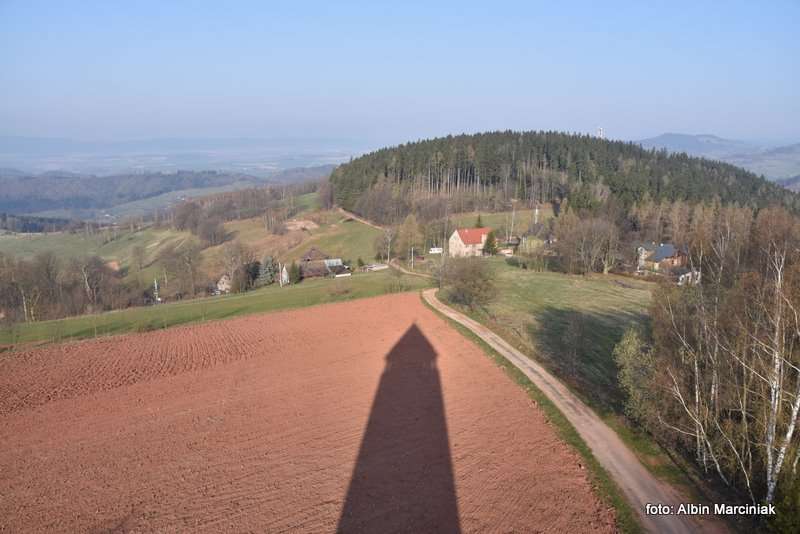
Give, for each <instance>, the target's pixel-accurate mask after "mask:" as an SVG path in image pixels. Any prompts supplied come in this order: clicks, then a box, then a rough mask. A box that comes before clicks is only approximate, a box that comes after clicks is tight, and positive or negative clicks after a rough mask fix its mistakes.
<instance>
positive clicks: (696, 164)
mask: <svg viewBox="0 0 800 534" xmlns="http://www.w3.org/2000/svg"><path fill="white" fill-rule="evenodd" d="M330 181H331V184H332V185H333V196H334V198H335V201H336V203H338V204H339V205H341V206H343V207H345V208H347V209H350V210H354V211H356V212H358V213H359V214H361V215H363V216H367V217H369V216H370V213H369V211H370V210H376V208H375V206H380V205H383V206H386V207H387V208H388V215H385V216H389V217H396V215H397V214H398V213H401V216H404V215H405V214H404V213H402V210H403V206H404V205H406V206H407V205H412V204H413V203H414V202H416V201H418V200H420V199H429V198H433V197H442V196H443V197H446V198H455V199H460V201H461V199H463V201H471V202H480V203H483V204H490V203H493V202H507V201H508V200H509V199H511V198H516V199H520V200H524V201H525V202H526V203H527V204H528V205H530V206H532V205H534V204H537V203H543V202H551V201H560V200H561V199H563V198H566V197H567V196H570V194H571V196H572V197H573V199H574V200H576V201H578V197H580V196H581V195H584V194H587V193H589V192H590V191H591V190H592V189H596V188H601V189H605V190H607V191H608V192H609V193H611V194H613V195H614V196H616V197H617V199H618V200H619V201H620V202H622V203H623V204H626V205H630V204H633V203H635V202H638V201H641V200H642V199H644V198H645V196H649V197H650V198H652V199H653V200H656V201H661V200H669V201H675V200H684V201H688V202H691V203H696V202H699V201H711V200H712V199H715V198H716V199H718V200H719V201H720V202H722V203H726V204H727V203H739V204H741V205H748V206H753V207H764V206H767V205H773V204H778V205H783V206H785V207H787V208H789V209H790V210H797V209H798V208H800V200H798V197H797V196H796V195H794V194H787V192H786V190H785V189H783V188H782V187H780V186H779V185H776V184H774V183H771V182H769V181H767V180H766V179H764V178H763V177H759V176H756V175H755V174H753V173H751V172H749V171H745V170H743V169H740V168H738V167H734V166H732V165H729V164H726V163H722V162H718V161H711V160H706V159H702V158H695V157H690V156H688V155H686V154H668V153H667V152H666V151H656V150H645V149H643V148H642V147H640V146H639V145H635V144H633V143H627V142H621V141H608V140H604V139H599V138H597V137H592V136H588V135H572V134H565V133H559V132H514V131H503V132H490V133H484V134H475V135H458V136H448V137H443V138H437V139H431V140H425V141H418V142H413V143H407V144H403V145H399V146H397V147H392V148H384V149H381V150H377V151H375V152H372V153H370V154H366V155H364V156H362V157H359V158H356V159H354V160H353V161H351V162H350V163H347V164H344V165H341V166H339V167H338V168H336V169H335V170H334V171H333V173H332V174H331V177H330ZM376 191H377V192H376ZM370 196H372V197H377V198H369V197H370ZM370 218H373V217H370ZM376 220H377V219H376Z"/></svg>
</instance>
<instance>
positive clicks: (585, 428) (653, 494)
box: [423, 289, 725, 534]
mask: <svg viewBox="0 0 800 534" xmlns="http://www.w3.org/2000/svg"><path fill="white" fill-rule="evenodd" d="M423 296H424V298H425V300H426V301H427V302H428V303H429V304H431V305H432V306H433V307H434V308H436V309H437V310H439V311H440V312H442V313H444V314H445V315H446V316H448V317H450V318H451V319H453V320H455V321H457V322H459V323H461V324H462V325H464V326H466V327H467V328H469V329H470V330H471V331H472V332H474V333H475V334H477V335H478V336H479V337H480V338H481V339H483V340H484V341H485V342H486V343H488V344H489V345H490V346H491V347H492V348H493V349H495V350H496V351H497V352H499V353H500V354H501V355H503V357H505V358H506V359H508V360H509V361H510V362H511V363H512V364H514V365H515V366H516V367H517V368H519V369H520V370H521V371H522V372H523V373H525V375H526V376H528V378H530V380H531V382H533V383H534V384H535V385H536V387H538V388H539V389H540V390H542V392H543V393H544V394H545V395H547V397H548V398H549V399H550V400H551V401H552V402H553V404H555V405H556V407H557V408H558V409H559V411H561V413H563V414H564V416H565V417H566V418H567V419H568V420H569V422H570V423H572V425H573V426H574V427H575V429H576V430H577V431H578V433H579V434H580V435H581V437H582V438H583V440H584V441H585V442H586V443H587V444H588V445H589V448H591V449H592V453H593V454H594V456H595V457H596V458H597V460H598V461H599V462H600V464H601V465H602V466H603V467H604V468H605V469H606V470H607V471H608V473H609V474H610V475H611V477H612V478H613V479H614V481H615V482H616V483H617V485H619V486H620V488H621V489H622V491H623V493H625V497H626V498H627V499H628V501H629V502H630V504H631V506H632V507H633V509H634V511H635V512H636V513H638V514H639V516H640V519H641V521H642V524H643V525H644V526H645V528H647V529H648V530H649V531H650V532H659V533H676V534H678V533H684V532H698V531H703V532H725V527H724V525H722V524H721V523H720V522H718V521H715V520H713V519H706V520H702V521H701V520H699V519H696V518H692V517H691V516H678V515H664V516H656V515H653V516H648V515H645V513H644V510H645V505H646V504H647V503H653V504H670V505H674V506H675V507H676V508H677V505H678V504H680V503H681V502H687V500H688V499H686V498H685V497H683V496H682V495H680V494H679V493H678V492H677V491H676V490H675V489H674V488H673V487H671V486H670V485H668V484H666V483H664V482H662V481H660V480H658V479H657V478H655V477H654V476H653V475H652V474H650V472H649V471H648V470H647V469H646V468H645V467H644V466H643V465H642V464H641V463H640V462H639V460H638V459H637V458H636V456H635V455H634V454H633V453H632V452H631V451H630V449H628V447H627V446H626V445H625V443H624V442H623V441H622V440H621V439H620V438H619V436H618V435H617V434H616V433H615V432H614V431H613V430H611V428H609V427H608V426H607V425H606V424H605V423H604V422H603V421H602V420H601V419H600V418H599V417H598V416H597V415H596V414H595V413H594V412H593V411H592V410H591V409H590V408H589V407H588V406H586V405H585V404H584V403H583V402H582V401H581V400H580V399H579V398H578V397H576V396H575V395H574V394H573V393H572V392H571V391H570V390H569V389H567V387H566V386H564V385H563V384H562V383H561V382H560V381H559V380H558V379H557V378H555V377H554V376H553V375H551V374H550V373H549V372H548V371H547V370H546V369H544V367H542V366H541V365H539V364H537V363H536V362H534V361H532V360H531V359H530V358H528V357H526V356H525V355H523V354H522V353H521V352H519V351H518V350H517V349H515V348H514V347H512V346H511V345H509V344H508V343H507V342H506V341H505V340H503V339H502V338H501V337H500V336H498V335H497V334H495V333H494V332H492V331H491V330H489V329H488V328H486V327H485V326H483V325H481V324H479V323H477V322H476V321H473V320H472V319H470V318H469V317H467V316H466V315H464V314H462V313H459V312H457V311H456V310H454V309H452V308H450V307H449V306H445V305H444V304H442V302H440V301H439V299H437V298H436V289H427V290H425V291H424V292H423Z"/></svg>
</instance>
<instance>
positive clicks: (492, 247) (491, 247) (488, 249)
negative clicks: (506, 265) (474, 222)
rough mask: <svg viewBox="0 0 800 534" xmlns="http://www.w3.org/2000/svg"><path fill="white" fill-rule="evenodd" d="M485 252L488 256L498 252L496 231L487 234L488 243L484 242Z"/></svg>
mask: <svg viewBox="0 0 800 534" xmlns="http://www.w3.org/2000/svg"><path fill="white" fill-rule="evenodd" d="M483 253H484V254H486V255H487V256H494V255H495V254H497V238H495V236H494V232H489V235H487V236H486V243H484V244H483Z"/></svg>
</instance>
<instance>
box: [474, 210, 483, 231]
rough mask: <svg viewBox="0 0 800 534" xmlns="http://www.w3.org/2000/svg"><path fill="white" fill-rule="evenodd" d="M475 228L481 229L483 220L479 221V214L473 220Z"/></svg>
mask: <svg viewBox="0 0 800 534" xmlns="http://www.w3.org/2000/svg"><path fill="white" fill-rule="evenodd" d="M475 228H483V219H481V214H480V213H479V214H478V218H477V219H476V220H475Z"/></svg>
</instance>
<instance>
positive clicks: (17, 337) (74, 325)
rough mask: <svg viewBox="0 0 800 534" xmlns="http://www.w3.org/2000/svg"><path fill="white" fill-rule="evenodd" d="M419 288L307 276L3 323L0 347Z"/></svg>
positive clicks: (410, 279)
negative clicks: (236, 290) (283, 283)
mask: <svg viewBox="0 0 800 534" xmlns="http://www.w3.org/2000/svg"><path fill="white" fill-rule="evenodd" d="M423 287H427V285H426V281H425V280H423V279H421V278H419V277H415V276H406V275H404V276H399V275H398V274H397V273H394V272H389V271H382V272H376V273H357V274H354V275H353V276H351V277H349V278H337V279H329V278H312V279H309V280H304V281H303V282H301V283H300V284H298V285H293V286H287V287H283V288H281V287H279V286H277V285H275V284H273V285H271V286H268V287H266V288H263V289H258V290H255V291H251V292H249V293H243V294H237V295H227V296H218V297H207V298H199V299H193V300H186V301H178V302H173V303H167V304H161V305H158V306H147V307H139V308H129V309H127V310H118V311H111V312H107V313H101V314H94V315H83V316H80V317H69V318H66V319H59V320H54V321H39V322H34V323H22V324H16V325H12V326H5V327H1V328H0V347H2V346H7V347H8V346H16V345H19V344H25V343H42V342H45V343H46V342H59V341H65V340H72V339H83V338H90V337H97V336H105V335H110V334H123V333H128V332H137V331H138V332H142V331H149V330H158V329H163V328H169V327H172V326H176V325H182V324H187V323H195V322H202V321H207V320H212V319H224V318H227V317H234V316H238V315H246V314H252V313H259V312H266V311H274V310H282V309H291V308H299V307H303V306H312V305H315V304H324V303H329V302H340V301H345V300H351V299H358V298H364V297H372V296H376V295H381V294H384V293H392V292H397V291H413V290H419V289H421V288H423Z"/></svg>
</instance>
